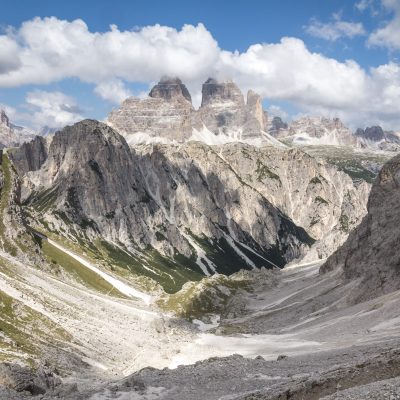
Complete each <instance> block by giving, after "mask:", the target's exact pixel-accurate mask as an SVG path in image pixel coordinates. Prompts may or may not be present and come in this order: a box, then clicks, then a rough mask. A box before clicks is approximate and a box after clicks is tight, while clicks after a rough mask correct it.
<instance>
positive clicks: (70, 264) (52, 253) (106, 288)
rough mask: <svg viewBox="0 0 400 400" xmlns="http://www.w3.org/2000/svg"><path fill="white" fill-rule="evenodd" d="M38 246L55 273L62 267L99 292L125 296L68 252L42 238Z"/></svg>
mask: <svg viewBox="0 0 400 400" xmlns="http://www.w3.org/2000/svg"><path fill="white" fill-rule="evenodd" d="M40 247H41V249H42V252H43V254H44V255H45V257H46V258H47V261H48V262H49V264H50V265H51V266H52V268H53V271H54V272H55V273H57V272H58V271H59V269H60V268H62V269H64V270H65V271H66V272H68V273H69V274H70V275H72V276H73V277H74V278H75V279H76V280H77V281H79V282H81V283H82V284H83V285H85V286H87V287H89V288H91V289H94V290H96V291H98V292H101V293H106V294H109V295H113V296H117V297H124V298H125V296H124V295H123V294H122V293H120V292H119V291H118V290H117V289H115V288H114V287H113V286H112V285H111V284H110V283H108V282H107V281H105V280H104V279H103V278H101V277H100V276H99V275H97V274H96V273H95V272H93V271H91V270H90V269H88V268H86V267H85V266H83V265H82V264H81V263H79V262H78V261H77V260H75V259H74V258H72V257H70V256H69V255H68V254H65V253H64V252H62V251H61V250H59V249H57V248H56V247H54V246H53V245H51V244H50V243H49V242H48V241H46V240H42V241H41V244H40Z"/></svg>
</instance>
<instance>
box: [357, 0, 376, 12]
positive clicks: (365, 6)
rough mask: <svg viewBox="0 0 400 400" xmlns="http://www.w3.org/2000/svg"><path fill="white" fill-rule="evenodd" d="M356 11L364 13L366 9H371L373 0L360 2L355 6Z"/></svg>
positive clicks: (361, 0)
mask: <svg viewBox="0 0 400 400" xmlns="http://www.w3.org/2000/svg"><path fill="white" fill-rule="evenodd" d="M355 7H356V8H357V10H358V11H361V12H364V11H365V10H367V9H368V8H371V7H373V0H360V1H359V2H357V3H356V4H355Z"/></svg>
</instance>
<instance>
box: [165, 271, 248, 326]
mask: <svg viewBox="0 0 400 400" xmlns="http://www.w3.org/2000/svg"><path fill="white" fill-rule="evenodd" d="M250 283H251V277H250V276H247V275H245V274H241V273H239V274H234V275H232V276H231V277H228V276H225V275H213V276H211V277H205V278H203V279H202V280H201V281H200V282H188V283H186V284H185V285H184V286H183V288H182V289H181V290H180V291H179V292H177V293H175V294H172V295H165V296H164V297H162V298H161V299H159V301H158V305H159V306H160V307H161V308H162V309H164V310H166V311H171V312H173V313H175V314H176V315H178V316H180V317H183V318H187V319H194V318H201V317H203V316H207V315H209V314H215V313H218V314H221V313H223V312H224V311H225V310H226V308H227V305H228V301H229V299H230V298H231V296H232V295H233V294H234V293H235V292H237V291H238V290H250V288H251V285H250Z"/></svg>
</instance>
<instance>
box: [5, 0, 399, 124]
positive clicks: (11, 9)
mask: <svg viewBox="0 0 400 400" xmlns="http://www.w3.org/2000/svg"><path fill="white" fill-rule="evenodd" d="M0 10H1V14H0V108H4V109H5V110H6V112H7V113H8V115H9V117H10V119H11V120H12V121H13V122H14V123H18V124H21V125H24V126H28V127H31V128H34V129H39V128H40V127H43V126H49V127H61V126H64V125H66V124H70V123H73V122H75V121H77V120H80V119H82V118H96V119H99V120H103V119H104V118H106V116H107V114H108V113H109V111H110V110H111V109H113V108H115V107H117V106H118V104H119V103H120V102H121V101H122V100H124V99H125V98H126V97H128V96H139V97H143V96H146V95H147V93H148V91H149V89H150V88H151V86H152V85H154V84H155V83H156V82H157V81H158V80H159V79H160V78H161V77H162V76H165V75H167V76H178V77H180V78H181V79H182V81H183V82H184V83H185V84H186V85H187V86H188V88H189V91H190V92H191V94H192V98H193V103H194V106H195V107H197V106H198V105H199V104H200V101H201V84H202V83H203V82H204V81H205V80H206V79H207V78H208V77H215V78H217V79H219V80H221V81H224V80H227V79H231V80H233V81H235V82H236V83H237V84H238V85H239V87H240V88H241V89H242V90H243V91H244V92H246V91H247V90H249V89H253V90H255V91H256V92H258V93H259V94H260V95H261V96H262V97H263V104H264V107H265V108H266V109H267V111H268V112H269V114H271V115H278V116H281V117H282V118H283V119H285V120H291V119H294V118H299V117H301V116H303V115H324V116H327V117H339V118H341V119H342V120H343V121H344V122H345V123H346V124H348V125H349V126H350V127H352V128H354V129H355V128H356V127H362V128H364V127H366V126H372V125H381V126H383V127H384V128H385V129H393V130H397V131H400V0H357V1H349V0H319V1H316V0H302V1H296V0H291V1H289V0H280V1H273V0H269V1H268V0H230V1H228V0H213V1H210V0H202V1H190V0H186V1H183V0H170V1H165V0H164V1H162V0H153V1H152V0H147V1H136V0H130V1H128V0H126V1H125V0H114V1H103V0H97V1H92V0H85V1H82V0H80V1H75V0H70V1H68V2H66V1H58V0H51V1H50V0H48V1H45V0H35V1H31V0H14V1H13V2H12V3H11V2H10V1H4V0H0Z"/></svg>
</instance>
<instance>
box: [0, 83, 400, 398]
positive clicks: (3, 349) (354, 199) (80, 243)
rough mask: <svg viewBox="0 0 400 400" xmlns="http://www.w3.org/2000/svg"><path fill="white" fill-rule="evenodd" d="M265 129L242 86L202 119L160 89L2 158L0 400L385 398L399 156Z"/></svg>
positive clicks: (393, 358)
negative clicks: (103, 117)
mask: <svg viewBox="0 0 400 400" xmlns="http://www.w3.org/2000/svg"><path fill="white" fill-rule="evenodd" d="M222 116H224V117H222ZM221 121H222V122H223V123H222V122H221ZM268 121H270V120H269V119H268V114H267V113H265V112H264V110H263V109H262V105H261V101H260V98H259V96H258V95H256V94H255V93H254V92H252V91H249V93H248V94H247V99H246V100H244V96H243V95H242V93H241V91H240V90H239V88H238V87H237V86H236V85H235V84H234V83H233V82H226V83H220V82H217V81H216V80H213V79H212V80H207V81H206V82H205V84H204V85H203V100H202V105H201V106H200V108H199V109H197V110H195V109H194V108H193V106H192V105H191V97H190V94H189V92H188V91H187V89H186V87H185V85H184V84H183V83H182V82H181V81H180V80H179V79H173V80H165V79H164V80H161V81H160V82H159V83H158V84H157V85H155V86H154V87H153V89H152V90H151V91H150V93H149V97H148V98H146V99H133V98H129V99H127V100H126V101H124V102H123V104H122V106H121V108H120V109H119V110H114V111H112V112H111V114H110V116H109V118H108V120H107V121H106V122H107V123H103V122H99V121H96V120H89V119H87V120H82V121H80V122H77V123H76V124H73V125H69V126H66V127H64V128H63V129H61V130H59V131H57V132H55V133H54V134H53V135H50V136H47V137H43V136H36V137H35V138H34V139H33V140H31V141H27V142H26V143H24V144H22V145H21V146H19V147H7V148H5V149H4V150H3V151H2V158H1V179H0V185H1V192H0V213H1V223H0V239H1V240H0V241H1V250H0V303H1V307H2V310H3V312H2V314H1V315H0V337H1V346H0V358H1V361H2V362H1V363H0V398H7V399H9V400H16V399H30V398H37V399H43V400H45V399H55V398H63V399H66V400H72V399H74V400H75V399H78V400H79V399H82V400H83V399H93V400H95V399H97V400H108V399H110V400H111V399H115V398H119V399H148V400H150V399H152V400H157V399H160V400H162V399H165V400H169V399H174V400H179V399H182V400H183V399H185V400H186V399H193V400H197V399H199V400H200V399H203V398H207V399H210V400H212V399H215V400H217V399H225V400H227V399H230V400H233V399H238V400H239V399H288V398H291V399H302V398H305V397H304V396H307V397H306V398H310V399H320V398H321V399H322V398H325V397H324V396H330V395H332V396H336V397H326V398H327V399H328V398H330V399H331V398H332V399H333V398H335V399H336V398H337V399H340V398H346V397H345V396H347V393H364V392H367V393H374V391H375V392H379V390H388V391H392V392H393V390H394V389H393V388H396V382H397V381H396V379H398V378H397V376H398V372H399V368H400V367H399V366H400V358H399V354H400V353H399V351H398V346H399V343H398V335H397V332H398V330H399V324H400V318H399V316H398V312H397V310H398V306H399V302H400V297H399V296H400V294H399V289H400V279H399V276H398V270H397V265H398V258H397V253H396V251H395V250H394V249H396V244H397V243H398V234H397V233H398V232H397V229H396V227H397V224H398V222H399V221H398V215H400V214H399V213H398V202H397V199H398V176H399V173H400V172H399V171H400V169H399V162H398V159H399V156H396V155H395V154H396V152H395V151H393V149H392V151H389V150H387V148H386V147H385V150H382V149H381V148H379V146H375V145H374V146H372V145H371V146H369V147H363V146H366V143H367V142H365V141H362V140H360V139H359V138H358V137H359V136H360V135H361V132H358V136H357V135H353V133H352V132H351V131H350V130H349V129H347V128H346V127H345V126H344V125H343V124H342V123H341V122H340V121H338V120H336V119H335V120H329V119H324V118H305V119H304V120H303V121H300V122H299V121H297V122H293V124H292V125H291V126H290V127H288V126H284V125H282V126H281V127H280V128H279V124H278V125H277V121H276V120H275V119H274V120H273V121H275V122H274V123H275V125H276V126H275V125H274V126H273V127H271V121H270V122H268ZM8 124H9V122H8ZM272 128H273V129H272ZM294 129H297V131H296V132H295V133H293V132H294ZM277 131H280V132H277ZM375 131H376V130H374V132H375ZM199 132H202V133H201V135H200V136H199ZM366 132H368V135H369V136H368V137H369V139H368V140H372V139H371V138H372V137H373V136H371V135H372V134H371V131H370V130H369V131H366ZM305 134H307V135H308V137H309V138H311V139H310V140H308V141H304V140H299V138H300V137H304V135H305ZM385 135H386V136H385ZM385 135H384V137H383V139H382V137H381V136H379V138H378V139H379V140H394V139H393V137H392V136H391V135H389V134H385ZM321 138H322V139H321ZM332 138H334V139H335V140H334V141H333V142H332V140H333V139H332ZM199 139H200V140H199ZM289 139H290V140H289ZM331 139H332V140H331ZM368 143H369V142H368ZM368 143H367V144H368ZM385 143H386V142H385ZM393 146H394V145H393ZM393 156H394V158H393ZM382 166H383V167H382ZM382 260H384V261H382ZM238 375H239V376H240V380H238ZM393 379H394V380H393ZM392 389H393V390H392ZM347 390H350V392H348V391H347ZM340 396H342V397H340ZM343 396H344V397H343ZM360 398H361V397H360ZM371 398H373V397H371ZM376 398H377V399H378V398H379V397H376Z"/></svg>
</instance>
